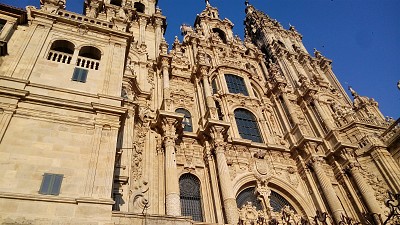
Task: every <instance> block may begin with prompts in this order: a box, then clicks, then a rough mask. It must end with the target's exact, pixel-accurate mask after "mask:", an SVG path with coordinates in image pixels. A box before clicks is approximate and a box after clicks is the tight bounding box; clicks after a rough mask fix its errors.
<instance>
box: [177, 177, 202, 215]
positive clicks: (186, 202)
mask: <svg viewBox="0 0 400 225" xmlns="http://www.w3.org/2000/svg"><path fill="white" fill-rule="evenodd" d="M179 190H180V199H181V213H182V216H191V217H192V219H193V220H195V221H203V212H202V207H201V194H200V180H199V179H198V178H197V177H196V176H194V175H192V174H189V173H185V174H183V175H182V176H181V177H180V178H179Z"/></svg>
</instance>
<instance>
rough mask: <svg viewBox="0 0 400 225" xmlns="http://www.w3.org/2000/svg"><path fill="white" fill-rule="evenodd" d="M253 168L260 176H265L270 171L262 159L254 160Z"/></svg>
mask: <svg viewBox="0 0 400 225" xmlns="http://www.w3.org/2000/svg"><path fill="white" fill-rule="evenodd" d="M255 167H256V171H257V172H258V173H259V174H260V175H267V174H268V172H269V171H270V168H269V165H268V162H267V161H266V160H264V159H256V160H255Z"/></svg>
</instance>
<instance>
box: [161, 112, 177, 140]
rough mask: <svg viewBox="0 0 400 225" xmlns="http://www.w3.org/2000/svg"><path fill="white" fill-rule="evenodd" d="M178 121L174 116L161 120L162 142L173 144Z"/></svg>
mask: <svg viewBox="0 0 400 225" xmlns="http://www.w3.org/2000/svg"><path fill="white" fill-rule="evenodd" d="M177 124H178V121H177V120H176V119H175V118H164V119H163V120H162V129H163V132H164V144H168V145H169V144H171V143H172V144H175V139H176V126H177Z"/></svg>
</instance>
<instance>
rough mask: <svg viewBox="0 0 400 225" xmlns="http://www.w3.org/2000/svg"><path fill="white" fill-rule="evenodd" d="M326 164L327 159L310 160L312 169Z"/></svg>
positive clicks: (317, 157)
mask: <svg viewBox="0 0 400 225" xmlns="http://www.w3.org/2000/svg"><path fill="white" fill-rule="evenodd" d="M324 163H325V159H324V158H323V157H322V156H312V157H311V158H310V160H309V165H310V166H311V167H315V166H320V165H322V164H324Z"/></svg>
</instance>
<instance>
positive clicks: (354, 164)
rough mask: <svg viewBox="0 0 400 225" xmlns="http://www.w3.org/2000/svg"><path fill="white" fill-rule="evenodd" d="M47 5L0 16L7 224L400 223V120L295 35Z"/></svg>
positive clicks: (112, 3)
mask: <svg viewBox="0 0 400 225" xmlns="http://www.w3.org/2000/svg"><path fill="white" fill-rule="evenodd" d="M40 3H41V6H40V8H35V7H32V6H28V7H27V8H26V10H21V9H17V8H13V7H11V6H6V5H0V55H1V56H0V109H1V110H0V112H1V114H0V118H1V120H0V166H1V170H0V222H1V224H41V225H42V224H99V225H100V224H107V225H111V224H115V225H127V224H148V225H158V224H176V225H189V224H235V225H236V224H243V225H244V224H254V225H255V224H260V225H261V224H263V225H266V224H336V225H339V224H356V223H361V224H399V217H398V214H396V213H394V214H391V213H392V212H394V211H393V210H394V209H393V207H390V206H393V205H394V208H396V207H395V204H394V203H393V202H395V201H394V200H393V199H395V198H400V196H398V195H394V194H395V193H399V191H400V168H399V166H400V129H399V128H400V125H399V123H400V120H397V121H394V120H393V119H385V117H384V116H383V115H382V114H381V112H380V110H379V109H378V103H377V102H376V101H375V100H374V99H372V98H368V97H365V96H362V95H359V94H358V93H357V92H356V91H355V90H353V89H351V88H350V91H351V94H352V98H350V97H349V96H348V95H347V93H346V92H345V90H344V89H343V87H342V85H341V84H340V83H339V82H338V80H337V78H336V76H335V74H334V72H333V71H332V68H331V63H332V61H331V60H330V59H328V58H326V57H324V56H323V55H322V54H321V53H320V52H319V51H317V50H314V54H313V55H310V54H309V53H308V52H307V50H306V48H305V47H304V45H303V43H302V35H301V34H300V33H299V32H298V31H297V30H296V29H295V27H293V26H291V27H290V28H289V29H284V28H283V27H282V26H281V25H280V23H279V22H278V21H276V20H274V19H272V18H270V17H269V16H268V15H266V14H264V13H263V12H261V11H259V10H257V9H255V8H254V7H253V6H252V5H250V4H249V3H248V2H247V3H246V9H245V10H246V18H245V27H246V28H245V38H244V40H241V39H240V38H239V37H238V36H237V35H235V34H234V33H233V32H232V28H233V24H232V22H231V21H230V20H229V19H222V18H220V16H219V12H218V9H217V8H215V7H213V6H212V5H210V4H209V3H208V2H207V4H206V6H205V9H204V10H203V11H202V12H200V13H199V14H198V15H197V16H196V18H194V24H193V26H189V25H182V27H181V32H182V35H183V41H182V42H181V41H179V39H178V38H176V39H175V41H174V43H172V46H171V47H169V45H168V43H167V42H166V41H165V39H164V37H163V35H164V32H165V29H166V18H165V16H163V14H162V11H161V10H160V9H159V8H157V7H156V5H157V0H85V1H84V14H83V15H81V14H77V13H74V12H70V11H67V10H65V3H66V2H65V0H41V1H40ZM388 193H393V194H389V195H388ZM387 199H389V200H391V199H392V200H393V201H392V202H391V201H389V200H387Z"/></svg>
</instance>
